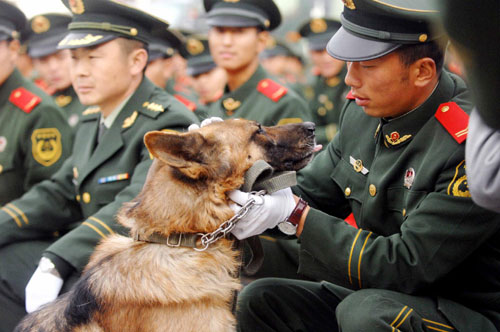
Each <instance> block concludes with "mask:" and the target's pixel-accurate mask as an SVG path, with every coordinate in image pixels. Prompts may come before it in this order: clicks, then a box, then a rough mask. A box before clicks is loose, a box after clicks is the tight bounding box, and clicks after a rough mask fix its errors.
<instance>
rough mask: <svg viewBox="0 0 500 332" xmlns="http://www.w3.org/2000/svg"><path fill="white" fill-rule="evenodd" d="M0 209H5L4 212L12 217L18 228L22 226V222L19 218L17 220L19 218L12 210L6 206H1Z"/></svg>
mask: <svg viewBox="0 0 500 332" xmlns="http://www.w3.org/2000/svg"><path fill="white" fill-rule="evenodd" d="M2 210H3V211H5V213H7V214H8V215H9V216H11V217H12V218H13V219H14V221H15V222H16V224H17V226H18V227H19V228H21V227H23V224H22V223H21V220H19V218H18V217H17V216H16V214H15V213H14V212H12V211H10V210H9V209H7V207H6V206H4V207H3V208H2Z"/></svg>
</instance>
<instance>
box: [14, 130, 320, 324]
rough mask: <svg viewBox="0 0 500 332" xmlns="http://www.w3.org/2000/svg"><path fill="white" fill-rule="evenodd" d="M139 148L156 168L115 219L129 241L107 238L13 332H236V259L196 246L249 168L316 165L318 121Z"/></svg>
mask: <svg viewBox="0 0 500 332" xmlns="http://www.w3.org/2000/svg"><path fill="white" fill-rule="evenodd" d="M145 143H146V146H147V147H148V149H149V151H150V153H151V154H152V155H153V156H154V157H155V159H154V162H153V164H152V166H151V168H150V169H149V172H148V176H147V180H146V183H145V185H144V188H143V190H142V191H141V193H140V194H139V195H138V196H137V197H136V198H135V199H134V200H133V201H131V202H130V203H127V204H125V205H124V207H123V208H122V209H121V211H120V213H119V216H118V221H119V222H120V223H121V224H122V225H123V226H126V227H128V228H130V235H131V237H125V236H121V235H113V236H110V237H108V238H107V239H105V240H103V241H102V243H101V244H100V245H99V246H98V247H97V249H96V251H95V253H94V254H93V256H92V257H91V260H90V263H89V264H88V265H87V267H86V269H85V271H84V273H83V275H82V277H81V279H80V280H79V282H78V283H77V284H76V285H75V287H74V288H73V289H72V290H70V291H69V292H68V293H66V294H64V295H63V296H61V297H60V298H59V299H58V300H56V302H54V303H52V304H50V305H48V306H46V307H43V308H42V309H40V310H39V311H37V312H35V313H33V314H31V315H29V316H28V317H27V318H25V320H24V321H23V322H22V323H21V324H20V326H19V327H18V328H17V330H16V331H18V332H27V331H45V332H56V331H79V332H84V331H93V332H95V331H121V332H132V331H134V332H138V331H141V332H146V331H163V332H168V331H172V332H174V331H175V332H178V331H212V332H223V331H234V325H235V319H234V317H233V315H232V314H231V300H232V297H233V292H234V291H236V290H238V289H239V287H240V283H239V282H238V279H237V277H236V275H237V270H238V267H239V262H238V259H237V254H238V253H237V251H235V250H233V243H232V241H230V240H228V239H227V238H221V239H219V240H218V241H216V242H214V243H211V244H204V243H203V242H202V241H200V240H201V238H202V235H204V234H210V233H211V232H214V231H216V230H217V229H218V228H219V227H220V226H221V224H223V223H224V222H225V221H226V220H229V219H230V218H231V217H232V216H233V215H234V212H233V210H232V209H231V208H230V206H229V203H230V200H229V199H228V198H227V196H226V194H227V193H228V192H229V191H231V190H233V189H236V188H239V187H240V186H241V185H242V184H243V181H244V175H245V172H246V171H247V170H248V169H249V168H250V167H251V166H252V164H253V163H254V162H255V161H257V160H264V161H266V162H267V163H268V164H270V165H271V166H272V167H273V168H274V169H276V170H298V169H300V168H302V167H304V166H305V165H306V164H307V163H308V162H309V161H310V160H311V159H312V156H313V153H314V151H315V150H317V146H315V135H314V124H313V123H309V122H306V123H300V124H289V125H284V126H276V127H263V126H261V125H259V124H258V123H256V122H253V121H248V120H227V121H225V122H216V123H212V124H210V125H207V126H204V127H202V128H201V129H199V130H194V131H190V132H188V133H183V134H181V133H171V132H158V131H155V132H150V133H148V134H146V136H145ZM287 190H290V189H289V188H288V189H287ZM273 195H282V193H280V191H277V192H275V193H274V194H273ZM204 249H206V250H204Z"/></svg>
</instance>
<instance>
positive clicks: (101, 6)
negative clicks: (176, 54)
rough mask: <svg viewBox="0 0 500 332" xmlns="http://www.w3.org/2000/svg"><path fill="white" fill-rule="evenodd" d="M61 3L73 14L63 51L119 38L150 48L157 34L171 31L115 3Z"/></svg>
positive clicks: (93, 0)
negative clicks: (148, 45)
mask: <svg viewBox="0 0 500 332" xmlns="http://www.w3.org/2000/svg"><path fill="white" fill-rule="evenodd" d="M62 1H63V3H64V5H65V6H66V7H68V9H69V10H70V11H71V12H72V13H73V20H72V21H71V23H70V24H69V26H68V29H69V33H68V34H67V35H66V37H65V38H64V39H63V40H62V41H61V42H60V43H59V48H60V49H64V48H80V47H89V46H94V45H99V44H102V43H105V42H107V41H110V40H112V39H115V38H118V37H123V38H128V39H134V40H138V41H142V42H144V43H146V44H149V43H150V42H151V40H152V38H153V34H154V33H155V32H156V31H162V30H166V29H167V28H168V23H167V22H165V21H163V20H161V19H159V18H156V17H154V16H152V15H150V14H148V13H145V12H143V11H141V10H138V9H136V8H133V7H129V6H127V5H124V4H121V3H118V2H116V1H112V0H62Z"/></svg>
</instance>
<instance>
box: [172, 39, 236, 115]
mask: <svg viewBox="0 0 500 332" xmlns="http://www.w3.org/2000/svg"><path fill="white" fill-rule="evenodd" d="M181 54H182V55H183V56H184V57H185V58H186V59H187V69H186V73H187V74H188V75H189V76H191V79H192V82H193V88H194V90H195V92H196V93H197V94H198V102H199V103H200V104H201V107H198V109H197V111H196V112H197V113H199V114H200V116H199V117H200V118H204V117H206V114H205V112H206V108H208V107H210V105H211V104H212V103H214V102H216V101H217V100H219V99H220V98H221V97H222V95H223V94H224V87H225V86H226V83H227V74H226V71H225V70H224V69H222V68H220V67H218V66H217V65H216V64H215V62H214V60H213V59H212V55H211V54H210V47H209V45H208V40H207V38H206V37H205V36H200V35H191V36H188V38H187V40H186V43H185V44H184V47H183V52H181ZM201 109H203V111H202V110H201Z"/></svg>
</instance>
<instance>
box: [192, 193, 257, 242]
mask: <svg viewBox="0 0 500 332" xmlns="http://www.w3.org/2000/svg"><path fill="white" fill-rule="evenodd" d="M250 194H252V195H255V196H257V197H261V196H263V195H265V194H266V191H265V190H260V191H257V192H255V191H252V192H250ZM257 204H258V203H257V201H256V200H255V198H254V197H250V198H249V199H248V201H246V203H245V204H244V205H243V206H242V207H241V209H240V210H239V211H238V212H236V214H235V215H234V216H233V217H232V218H231V219H229V220H226V221H225V222H223V223H222V224H221V225H220V226H219V228H217V229H216V230H215V231H213V232H212V233H208V234H204V235H202V236H201V239H200V240H201V245H202V247H201V248H194V250H196V251H205V250H207V249H208V247H209V246H210V245H211V244H212V243H215V242H217V241H218V240H219V239H221V238H223V237H225V236H226V235H227V234H229V233H230V232H231V231H232V230H233V228H234V226H236V223H237V222H238V221H240V220H241V219H242V218H243V217H245V216H246V215H247V214H248V212H249V211H250V210H251V209H252V207H253V206H254V205H257ZM259 204H262V203H259ZM200 235H201V234H200Z"/></svg>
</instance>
